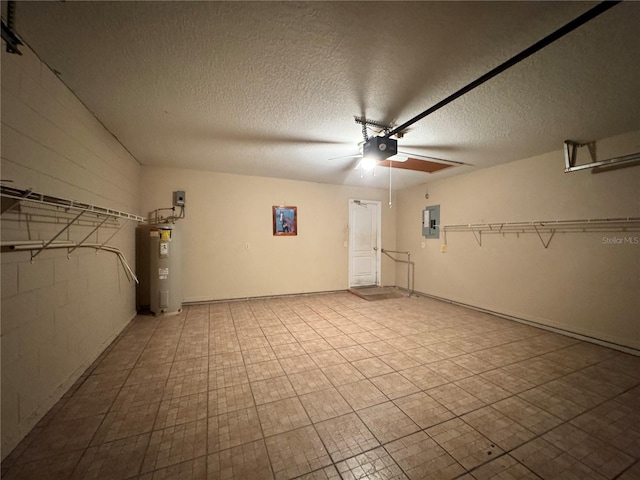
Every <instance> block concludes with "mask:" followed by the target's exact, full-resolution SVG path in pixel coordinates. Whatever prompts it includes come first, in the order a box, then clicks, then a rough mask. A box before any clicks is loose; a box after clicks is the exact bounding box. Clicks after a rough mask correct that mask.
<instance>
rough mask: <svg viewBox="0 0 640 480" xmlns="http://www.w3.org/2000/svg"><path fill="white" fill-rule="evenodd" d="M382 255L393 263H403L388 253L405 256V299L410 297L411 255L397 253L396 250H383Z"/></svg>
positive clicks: (408, 253)
mask: <svg viewBox="0 0 640 480" xmlns="http://www.w3.org/2000/svg"><path fill="white" fill-rule="evenodd" d="M382 253H384V254H385V255H386V256H387V257H389V258H390V259H392V260H393V261H394V262H401V263H404V261H403V260H398V259H397V258H395V257H393V256H391V255H389V254H390V253H398V254H400V255H406V256H407V297H410V296H411V253H410V252H399V251H398V250H385V249H384V248H383V249H382Z"/></svg>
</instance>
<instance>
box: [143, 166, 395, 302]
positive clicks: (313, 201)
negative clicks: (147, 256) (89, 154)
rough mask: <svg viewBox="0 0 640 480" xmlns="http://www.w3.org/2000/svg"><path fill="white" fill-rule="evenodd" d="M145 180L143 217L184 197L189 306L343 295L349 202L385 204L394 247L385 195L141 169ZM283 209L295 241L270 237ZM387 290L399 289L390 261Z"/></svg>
mask: <svg viewBox="0 0 640 480" xmlns="http://www.w3.org/2000/svg"><path fill="white" fill-rule="evenodd" d="M142 177H143V178H144V182H143V183H142V187H141V188H142V192H141V193H142V196H141V203H142V208H143V211H145V212H146V211H149V210H153V209H156V208H161V207H168V206H171V201H172V192H173V191H174V190H185V191H186V199H187V207H186V218H185V219H184V220H181V221H180V223H181V225H180V227H181V231H182V235H183V243H182V245H183V249H184V250H183V255H184V256H183V263H182V264H183V294H184V300H185V301H186V302H196V301H206V300H216V299H230V298H245V297H258V296H266V295H282V294H293V293H305V292H320V291H329V290H341V289H346V288H347V287H348V248H347V247H346V246H345V245H344V242H346V241H347V240H348V230H347V224H348V218H349V211H348V201H349V199H350V198H356V199H362V200H380V201H381V202H382V244H383V246H384V247H385V248H389V249H393V248H394V247H395V223H396V218H395V215H396V209H395V208H392V209H389V208H388V206H387V203H388V195H389V193H388V191H385V190H380V189H370V188H354V187H342V186H337V185H326V184H319V183H309V182H298V181H292V180H281V179H275V178H261V177H250V176H240V175H230V174H220V173H211V172H200V171H194V170H182V169H169V168H149V167H144V168H143V171H142ZM385 199H386V201H385ZM283 204H284V205H293V206H297V207H298V235H297V236H295V237H274V236H273V234H272V232H273V227H272V216H271V211H272V206H273V205H283ZM145 214H146V213H145ZM247 243H249V245H250V248H249V249H246V248H245V246H246V244H247ZM382 283H383V284H384V285H394V284H395V268H394V265H393V262H392V261H391V260H389V259H386V258H384V259H383V263H382Z"/></svg>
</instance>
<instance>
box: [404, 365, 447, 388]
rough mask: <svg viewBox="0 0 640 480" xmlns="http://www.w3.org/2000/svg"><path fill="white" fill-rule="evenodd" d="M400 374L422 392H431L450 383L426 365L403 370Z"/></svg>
mask: <svg viewBox="0 0 640 480" xmlns="http://www.w3.org/2000/svg"><path fill="white" fill-rule="evenodd" d="M400 374H401V375H402V376H403V377H405V378H406V379H407V380H409V381H410V382H411V383H413V384H414V385H415V386H416V387H418V388H420V389H421V390H429V389H430V388H434V387H437V386H438V385H444V384H445V383H448V380H447V379H446V378H444V377H443V376H441V375H438V374H437V373H436V372H434V371H433V370H431V369H430V368H429V367H428V366H426V365H420V366H418V367H412V368H407V369H406V370H402V371H401V372H400Z"/></svg>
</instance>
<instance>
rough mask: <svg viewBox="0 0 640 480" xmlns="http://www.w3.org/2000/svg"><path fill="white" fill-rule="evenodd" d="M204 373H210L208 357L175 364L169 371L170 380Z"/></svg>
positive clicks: (180, 361)
mask: <svg viewBox="0 0 640 480" xmlns="http://www.w3.org/2000/svg"><path fill="white" fill-rule="evenodd" d="M202 373H209V358H208V357H198V358H189V359H186V360H179V361H176V362H173V364H172V365H171V370H170V371H169V378H175V377H182V376H184V375H195V374H202Z"/></svg>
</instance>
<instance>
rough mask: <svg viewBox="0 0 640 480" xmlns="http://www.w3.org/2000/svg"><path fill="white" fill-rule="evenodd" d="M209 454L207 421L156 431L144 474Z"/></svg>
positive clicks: (148, 448) (143, 470)
mask: <svg viewBox="0 0 640 480" xmlns="http://www.w3.org/2000/svg"><path fill="white" fill-rule="evenodd" d="M206 453H207V420H206V419H205V420H198V421H195V422H189V423H183V424H182V425H176V426H173V427H168V428H165V429H163V430H156V431H154V432H153V433H152V434H151V439H150V440H149V446H148V447H147V452H146V454H145V456H144V460H143V462H142V472H151V471H153V470H157V469H159V468H165V467H168V466H170V465H174V464H177V463H181V462H183V461H185V460H192V459H194V458H197V457H201V456H203V455H205V454H206Z"/></svg>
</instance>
